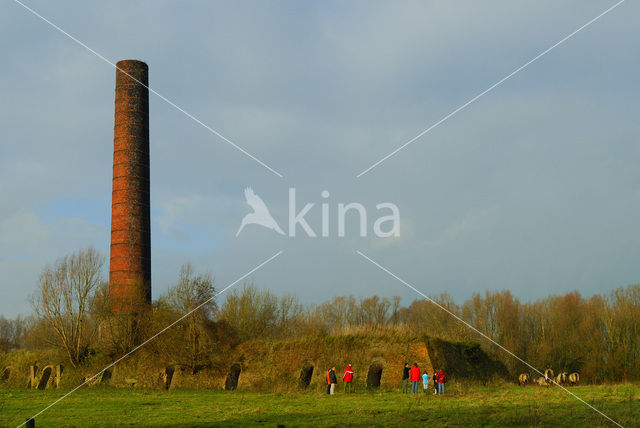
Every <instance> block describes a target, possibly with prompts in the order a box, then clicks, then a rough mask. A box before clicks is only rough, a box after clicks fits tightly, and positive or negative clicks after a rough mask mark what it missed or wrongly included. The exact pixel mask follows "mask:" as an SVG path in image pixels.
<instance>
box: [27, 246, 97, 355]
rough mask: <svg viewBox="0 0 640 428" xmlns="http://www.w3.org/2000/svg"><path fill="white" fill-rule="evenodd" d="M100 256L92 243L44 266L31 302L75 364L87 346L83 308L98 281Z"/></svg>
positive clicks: (85, 314)
mask: <svg viewBox="0 0 640 428" xmlns="http://www.w3.org/2000/svg"><path fill="white" fill-rule="evenodd" d="M103 265H104V257H103V256H102V255H101V254H99V253H98V252H97V251H96V250H95V249H94V248H93V247H89V248H87V249H86V250H80V251H78V252H76V253H73V254H71V255H67V256H65V257H63V258H61V259H58V260H57V261H56V263H55V264H54V265H53V266H46V267H45V268H44V270H43V271H42V273H41V274H40V280H39V287H38V290H37V291H36V292H35V294H34V295H33V296H32V299H31V304H32V306H33V309H34V311H35V313H36V315H37V316H38V317H39V318H41V319H43V320H45V321H46V323H48V324H49V325H50V326H51V327H52V328H53V330H54V331H55V333H56V334H57V336H58V339H59V344H60V346H61V347H62V348H63V349H64V351H65V352H66V354H67V356H68V358H69V362H70V363H71V365H72V366H74V367H76V366H77V365H78V363H80V362H81V360H82V358H83V357H84V355H85V354H86V351H87V348H88V342H89V338H88V335H87V331H86V328H85V327H86V324H87V308H88V306H89V301H90V299H91V297H92V294H93V293H94V291H95V290H96V288H97V287H98V285H99V284H100V283H101V282H102V278H101V274H102V266H103Z"/></svg>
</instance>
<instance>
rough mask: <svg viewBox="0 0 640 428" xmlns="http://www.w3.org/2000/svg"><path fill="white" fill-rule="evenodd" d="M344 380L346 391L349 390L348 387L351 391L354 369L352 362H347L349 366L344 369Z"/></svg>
mask: <svg viewBox="0 0 640 428" xmlns="http://www.w3.org/2000/svg"><path fill="white" fill-rule="evenodd" d="M342 380H343V381H344V392H345V393H346V392H347V388H349V392H351V382H352V381H353V369H352V368H351V364H347V368H346V369H344V373H343V374H342Z"/></svg>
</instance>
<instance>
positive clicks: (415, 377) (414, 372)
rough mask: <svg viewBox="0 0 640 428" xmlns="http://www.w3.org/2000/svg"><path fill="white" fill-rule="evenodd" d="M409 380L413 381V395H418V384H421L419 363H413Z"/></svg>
mask: <svg viewBox="0 0 640 428" xmlns="http://www.w3.org/2000/svg"><path fill="white" fill-rule="evenodd" d="M409 380H410V381H411V393H412V394H417V393H418V383H419V382H420V368H419V367H418V363H413V367H411V371H410V372H409Z"/></svg>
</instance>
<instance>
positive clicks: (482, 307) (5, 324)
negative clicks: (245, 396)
mask: <svg viewBox="0 0 640 428" xmlns="http://www.w3.org/2000/svg"><path fill="white" fill-rule="evenodd" d="M101 260H102V259H101V258H100V257H99V256H98V255H97V254H96V253H95V251H94V250H92V249H88V250H83V251H79V252H77V253H74V254H72V255H70V256H67V257H65V258H62V259H60V260H59V261H58V262H56V264H54V265H53V267H46V268H45V269H44V270H43V274H42V277H41V281H40V288H39V290H38V292H37V293H36V295H35V296H34V299H33V303H34V313H33V314H32V315H31V316H29V317H26V318H23V317H20V318H16V319H14V320H7V319H5V318H2V317H0V346H1V347H2V350H4V351H6V352H8V351H13V350H16V349H27V350H31V351H37V352H41V351H42V350H51V349H57V350H59V351H60V353H61V355H65V358H66V360H67V361H68V362H69V363H70V364H71V365H72V366H79V367H82V365H83V364H86V361H87V360H92V361H94V360H95V359H96V358H97V356H102V357H104V358H105V359H113V358H116V357H118V356H120V355H124V354H125V353H126V352H128V351H129V350H130V349H132V348H133V347H134V346H135V343H136V342H137V341H138V342H139V340H140V338H145V337H148V336H150V335H152V334H154V333H155V332H157V331H159V330H160V329H162V328H163V327H165V326H166V325H168V324H170V323H171V322H174V321H176V320H178V319H179V318H180V317H182V315H183V314H185V313H186V312H188V311H190V310H191V309H193V308H195V307H197V306H199V305H200V304H202V303H205V302H206V303H205V304H204V306H203V307H202V308H201V309H200V310H198V311H197V312H195V313H193V314H192V315H190V316H188V317H187V318H186V319H184V320H182V321H181V322H180V323H178V324H177V325H176V326H175V327H173V328H171V329H170V330H168V331H166V332H165V333H163V336H162V340H156V341H153V342H151V343H150V344H149V345H148V346H146V347H145V348H147V349H146V350H145V352H146V355H147V358H151V359H155V360H157V361H161V362H163V364H179V365H182V366H185V367H188V368H189V369H190V371H191V372H192V373H196V372H198V371H200V370H203V369H211V368H216V367H223V366H226V367H227V368H228V364H229V360H228V356H229V355H230V353H231V352H232V350H233V349H235V348H236V347H237V346H238V345H240V344H242V343H246V342H248V341H251V340H254V339H260V340H266V339H272V340H285V339H300V338H304V337H309V338H323V337H326V336H346V335H352V336H355V337H358V336H360V337H362V336H366V335H371V334H375V335H377V336H386V337H388V338H390V339H392V338H394V337H400V338H407V337H416V336H423V335H428V336H430V337H436V338H438V337H439V338H442V339H445V340H448V341H456V342H468V341H476V342H480V343H481V346H482V348H483V349H484V351H486V352H487V353H488V354H489V355H492V356H494V357H495V358H497V359H499V360H501V361H502V362H503V363H504V364H505V365H506V367H507V368H508V369H509V371H510V373H511V374H512V376H514V378H515V376H516V375H517V374H518V373H520V372H522V371H528V370H525V368H523V367H522V366H521V365H519V364H518V363H517V362H516V361H515V360H514V359H513V358H511V357H509V356H507V355H504V354H502V353H501V352H500V351H499V350H498V349H496V348H495V347H493V346H492V345H490V344H488V343H486V342H482V341H481V340H480V338H479V337H478V336H477V335H476V334H475V333H473V332H472V331H471V330H469V329H468V328H467V327H465V326H463V325H461V324H460V323H459V322H458V321H456V320H455V319H454V318H452V317H451V316H450V315H448V314H446V313H445V312H444V311H442V310H439V309H438V308H436V307H434V305H432V304H431V303H429V302H428V301H426V300H423V299H421V300H415V301H413V302H412V303H411V304H410V305H409V306H406V307H402V306H400V300H399V298H397V297H394V298H386V297H378V296H372V297H368V298H363V299H357V298H355V297H353V296H340V297H335V298H333V299H331V300H330V301H327V302H324V303H322V304H319V305H303V304H301V303H300V301H299V300H298V298H297V297H296V296H293V295H283V296H277V295H275V294H273V293H272V292H270V291H268V290H261V289H258V288H257V287H255V286H253V285H252V284H247V285H245V286H244V287H241V288H239V289H237V290H235V291H234V292H232V293H229V294H228V295H226V296H225V297H223V299H222V300H221V301H216V300H215V299H211V297H212V296H213V295H214V293H215V287H214V283H213V280H212V278H211V277H210V276H208V275H203V274H198V273H196V272H194V271H193V269H192V268H191V267H190V266H184V267H183V268H182V270H181V272H180V274H179V278H178V281H177V282H176V285H175V286H174V287H172V288H171V289H170V290H169V291H168V292H167V293H166V294H165V295H163V296H161V297H160V298H159V299H158V300H157V301H156V302H154V303H153V305H152V306H151V307H150V308H148V310H147V311H145V312H144V313H141V314H137V315H136V316H131V315H127V314H116V315H114V314H112V313H111V312H110V311H109V302H108V287H107V285H106V284H104V283H102V280H101V278H100V277H99V272H100V269H99V266H100V263H101ZM99 284H101V285H99ZM434 300H436V301H437V302H439V303H440V304H442V305H443V306H445V307H447V308H448V309H449V310H450V311H452V312H454V313H456V314H458V315H459V316H461V317H462V318H464V319H465V320H467V321H468V322H470V323H471V324H473V325H475V326H476V327H477V328H478V329H480V330H481V331H483V332H485V333H486V334H487V335H489V336H490V337H492V338H494V339H495V340H496V341H498V342H499V343H501V344H503V345H504V346H505V347H506V348H508V349H510V350H512V351H513V352H514V353H516V354H517V355H519V356H521V357H522V358H523V359H525V360H527V361H529V362H531V363H532V364H533V365H534V366H536V367H539V368H544V367H548V366H551V367H554V368H555V369H556V371H557V372H559V371H567V372H572V371H578V372H580V373H581V375H582V379H583V380H584V381H587V382H596V383H599V382H603V381H631V380H638V379H640V364H639V363H640V285H632V286H628V287H624V288H619V289H617V290H614V291H612V292H610V293H608V294H604V295H594V296H591V297H588V298H584V297H582V296H581V295H580V294H579V293H578V292H572V293H567V294H565V295H561V296H550V297H547V298H544V299H540V300H537V301H535V302H520V301H519V300H518V299H517V298H515V297H514V296H513V295H512V294H511V293H510V292H509V291H491V292H489V291H488V292H485V293H484V294H475V295H474V296H473V297H472V298H471V299H470V300H468V301H466V302H464V303H463V304H457V303H455V302H454V301H453V300H452V299H451V297H450V296H448V295H446V294H444V295H440V296H434Z"/></svg>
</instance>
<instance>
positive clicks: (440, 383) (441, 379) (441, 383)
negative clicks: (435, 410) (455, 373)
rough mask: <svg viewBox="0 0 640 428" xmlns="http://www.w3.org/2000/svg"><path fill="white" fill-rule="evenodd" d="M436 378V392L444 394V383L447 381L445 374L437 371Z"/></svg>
mask: <svg viewBox="0 0 640 428" xmlns="http://www.w3.org/2000/svg"><path fill="white" fill-rule="evenodd" d="M436 378H437V379H438V394H444V384H445V383H447V375H446V374H445V373H444V372H443V371H442V370H440V371H438V373H437V374H436Z"/></svg>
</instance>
